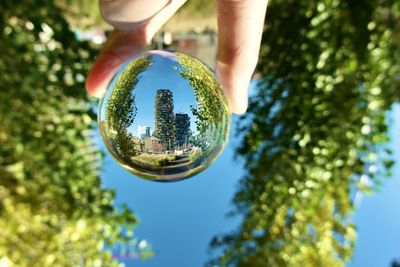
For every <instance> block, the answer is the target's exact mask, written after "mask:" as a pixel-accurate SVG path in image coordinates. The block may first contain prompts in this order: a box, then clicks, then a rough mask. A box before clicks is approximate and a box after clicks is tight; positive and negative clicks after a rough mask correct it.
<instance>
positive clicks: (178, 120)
mask: <svg viewBox="0 0 400 267" xmlns="http://www.w3.org/2000/svg"><path fill="white" fill-rule="evenodd" d="M175 129H176V133H175V138H176V145H177V146H178V147H182V146H185V145H187V143H188V139H189V130H190V117H189V115H188V114H186V113H176V114H175Z"/></svg>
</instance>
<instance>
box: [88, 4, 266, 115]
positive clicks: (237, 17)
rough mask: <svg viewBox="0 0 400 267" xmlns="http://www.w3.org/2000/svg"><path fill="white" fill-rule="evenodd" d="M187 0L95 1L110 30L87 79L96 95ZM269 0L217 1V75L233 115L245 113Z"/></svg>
mask: <svg viewBox="0 0 400 267" xmlns="http://www.w3.org/2000/svg"><path fill="white" fill-rule="evenodd" d="M185 2H186V0H152V1H151V5H149V1H148V0H100V11H101V13H102V16H103V18H104V19H105V20H106V21H107V22H108V23H110V24H111V25H112V26H114V27H115V29H114V31H113V32H112V33H111V34H110V36H109V38H108V40H107V42H106V43H105V45H104V46H103V49H102V51H101V52H100V55H99V56H98V58H97V60H96V61H95V63H94V65H93V67H92V69H91V71H90V73H89V75H88V77H87V79H86V89H87V91H88V93H89V94H90V95H93V96H101V95H102V94H103V93H104V91H105V90H106V87H107V85H108V84H109V82H110V80H111V78H112V77H113V75H114V73H115V72H116V71H117V69H118V68H119V67H120V66H121V65H122V64H123V63H124V62H125V60H127V59H128V58H129V57H131V56H133V55H135V54H137V53H139V52H141V51H142V50H143V49H144V48H145V46H146V44H147V43H148V42H150V40H151V39H152V37H153V36H154V34H155V33H156V32H157V31H158V30H159V29H160V28H161V26H162V25H163V24H164V23H165V22H166V21H167V20H168V19H169V18H170V17H171V16H172V15H173V14H174V13H175V12H176V11H177V10H178V9H179V8H180V7H181V6H182V5H183V4H184V3H185ZM267 2H268V0H217V5H216V6H217V13H218V63H217V69H216V71H217V77H218V80H219V82H220V83H221V86H222V88H223V89H224V90H225V92H226V94H227V96H228V100H229V103H230V108H231V111H232V112H233V113H236V114H242V113H244V112H246V109H247V102H248V87H249V83H250V79H251V76H252V74H253V72H254V69H255V67H256V64H257V60H258V52H259V49H260V42H261V35H262V30H263V25H264V17H265V12H266V8H267Z"/></svg>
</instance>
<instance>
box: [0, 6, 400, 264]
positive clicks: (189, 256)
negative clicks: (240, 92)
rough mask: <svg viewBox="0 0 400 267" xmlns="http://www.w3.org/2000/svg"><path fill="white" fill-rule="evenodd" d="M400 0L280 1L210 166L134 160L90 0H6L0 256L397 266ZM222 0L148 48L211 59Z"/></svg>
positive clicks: (2, 259) (1, 60)
mask: <svg viewBox="0 0 400 267" xmlns="http://www.w3.org/2000/svg"><path fill="white" fill-rule="evenodd" d="M399 18H400V2H399V1H396V0H385V1H383V0H377V1H369V0H359V1H353V0H319V1H305V0H304V1H303V0H302V1H292V0H276V1H271V3H270V4H269V7H268V12H267V19H266V23H265V27H264V35H263V40H262V45H261V51H260V60H259V64H258V67H257V71H256V74H255V75H254V79H253V81H252V84H251V88H250V89H251V90H250V95H251V98H250V105H249V110H248V112H247V113H246V115H243V116H240V117H239V116H234V118H233V131H232V135H231V141H230V144H229V146H228V148H227V149H226V151H225V152H224V154H223V155H222V156H221V158H220V159H219V160H218V161H217V162H216V163H215V164H214V165H213V166H211V167H210V168H209V169H207V170H206V171H205V172H204V173H202V174H200V175H198V176H196V177H194V178H193V179H191V180H187V181H184V182H180V183H175V184H157V183H152V182H149V181H144V180H141V179H139V178H136V177H134V176H132V175H131V174H129V173H127V172H126V171H124V170H123V169H122V168H121V167H120V166H118V165H117V164H116V163H115V162H114V161H113V160H112V159H111V158H110V156H109V155H108V154H107V153H105V152H104V151H105V150H104V147H103V146H102V143H101V140H100V137H99V134H98V130H97V128H96V127H97V126H96V112H97V100H96V99H91V98H89V97H88V96H87V94H86V92H85V90H84V86H83V84H84V80H85V77H86V75H87V73H88V70H89V68H90V66H91V64H92V62H93V60H94V59H95V56H96V55H97V53H98V51H99V49H100V48H101V44H102V43H103V42H104V41H105V38H106V35H107V33H108V32H109V31H110V30H111V28H110V27H109V26H108V25H106V24H105V23H104V22H103V21H102V20H101V17H100V15H99V12H98V9H97V3H95V2H94V1H89V0H60V1H49V0H23V1H11V0H2V1H1V2H0V35H1V38H0V266H1V267H10V266H17V267H24V266H43V267H46V266H120V265H121V264H125V265H126V266H157V267H158V266H244V267H247V266H249V267H253V266H254V267H258V266H263V267H264V266H351V267H359V266H360V267H365V266H371V267H374V266H392V267H394V266H400V263H399V262H400V259H399V258H400V205H399V204H400V201H399V196H400V175H399V168H400V167H399V165H398V162H399V160H400V149H399V147H400V135H399V133H400V105H399V104H398V102H399V100H400V87H399V84H400V64H399V63H400V49H399V44H400V43H399V42H400V37H399V34H400V31H399V30H400V29H399V28H400V26H399V23H398V22H399ZM216 30H217V29H216V21H215V9H214V4H213V2H212V1H194V0H192V1H189V2H188V3H187V4H186V5H185V6H184V8H182V9H181V10H180V11H179V12H178V13H177V14H176V16H175V17H174V18H173V19H172V20H171V21H169V22H168V23H167V24H166V25H165V27H164V28H163V29H162V30H161V31H160V32H159V33H158V34H157V35H156V36H155V38H154V40H153V42H152V43H151V44H150V45H149V49H150V48H157V49H177V50H180V51H184V52H187V53H189V54H192V55H194V56H196V57H198V58H200V59H202V60H203V61H205V62H207V63H208V64H209V65H210V66H213V65H215V60H216V45H217V35H216Z"/></svg>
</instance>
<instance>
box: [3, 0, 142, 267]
mask: <svg viewBox="0 0 400 267" xmlns="http://www.w3.org/2000/svg"><path fill="white" fill-rule="evenodd" d="M0 14H1V15H0V34H1V42H0V51H1V54H2V55H1V58H0V72H1V75H0V103H1V104H0V118H1V124H0V143H1V146H0V236H1V238H0V262H1V263H2V264H3V263H4V264H5V265H6V266H18V267H23V266H33V265H34V266H118V265H119V264H118V263H117V262H116V261H115V260H114V259H113V258H112V256H111V254H110V253H109V252H106V251H105V250H104V249H103V243H104V244H112V243H114V242H117V241H120V240H121V241H123V240H127V239H128V237H126V236H125V235H124V234H123V232H124V231H123V230H122V226H125V227H126V228H124V229H132V227H133V225H134V224H135V223H136V222H137V220H136V218H135V216H134V215H133V214H132V213H131V212H130V211H128V210H127V209H126V208H124V209H122V210H117V209H116V208H115V207H114V206H113V205H112V204H113V198H114V193H113V192H112V191H110V190H105V189H103V188H102V186H101V182H100V178H99V171H100V170H99V165H100V163H101V154H100V152H99V151H98V149H97V148H96V147H95V146H94V144H93V140H92V138H93V132H92V129H93V126H94V125H95V124H94V123H95V121H94V120H93V118H94V117H95V116H94V114H93V113H92V111H91V105H90V102H89V99H88V98H87V96H86V92H85V90H84V88H83V81H84V79H85V75H86V73H87V72H88V68H89V65H88V64H89V63H90V62H92V61H93V57H94V53H95V52H96V51H94V50H93V49H91V48H90V47H89V45H88V44H87V43H80V42H77V41H76V40H75V38H74V34H73V32H71V30H70V29H69V25H68V24H67V22H66V21H65V20H64V18H63V11H62V10H61V9H60V8H58V7H57V6H55V5H54V4H53V1H47V0H40V1H33V0H25V1H23V2H21V3H19V4H17V3H16V2H14V1H7V0H6V1H2V2H1V3H0Z"/></svg>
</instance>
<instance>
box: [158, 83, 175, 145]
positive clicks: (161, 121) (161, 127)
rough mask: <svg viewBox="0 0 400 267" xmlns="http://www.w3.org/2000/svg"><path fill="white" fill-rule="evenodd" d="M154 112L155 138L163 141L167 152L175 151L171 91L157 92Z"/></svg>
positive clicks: (162, 90)
mask: <svg viewBox="0 0 400 267" xmlns="http://www.w3.org/2000/svg"><path fill="white" fill-rule="evenodd" d="M154 110H155V112H154V120H155V131H154V136H155V137H157V138H159V139H160V140H161V141H162V143H163V145H164V147H165V149H166V150H173V149H175V142H176V139H175V115H174V99H173V94H172V92H171V91H170V90H168V89H159V90H157V92H156V96H155V99H154Z"/></svg>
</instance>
